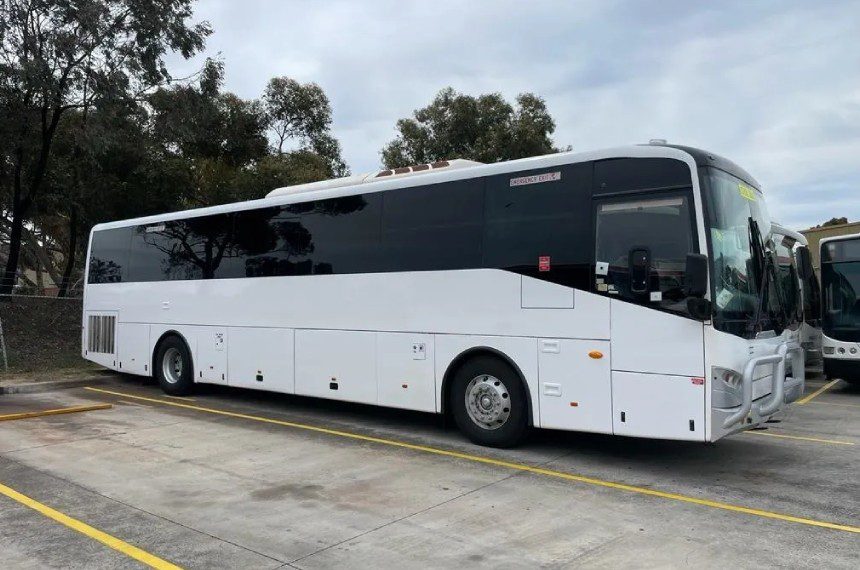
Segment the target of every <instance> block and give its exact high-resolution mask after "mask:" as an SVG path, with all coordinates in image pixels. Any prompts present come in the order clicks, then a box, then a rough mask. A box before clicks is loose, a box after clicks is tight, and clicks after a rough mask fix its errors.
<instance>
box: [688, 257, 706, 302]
mask: <svg viewBox="0 0 860 570" xmlns="http://www.w3.org/2000/svg"><path fill="white" fill-rule="evenodd" d="M707 292H708V256H706V255H702V254H701V253H688V254H687V267H686V269H685V271H684V293H685V294H686V295H687V296H688V297H694V298H696V299H701V298H702V297H704V296H705V293H707Z"/></svg>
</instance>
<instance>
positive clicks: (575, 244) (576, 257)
mask: <svg viewBox="0 0 860 570" xmlns="http://www.w3.org/2000/svg"><path fill="white" fill-rule="evenodd" d="M537 176H543V179H544V181H539V182H534V183H527V182H530V181H532V180H541V179H540V178H538V179H535V178H533V177H537ZM524 182H526V183H524ZM590 234H591V164H590V163H586V164H578V165H573V166H565V167H560V168H551V169H546V170H541V171H528V172H518V173H512V174H505V175H502V176H494V177H493V178H491V179H489V182H488V184H487V198H486V221H485V233H484V265H485V266H486V267H494V268H503V269H510V270H514V271H517V272H520V273H523V274H528V275H532V276H535V277H537V276H539V277H540V278H542V279H547V280H550V281H554V282H557V283H562V284H565V285H569V286H576V287H580V288H585V287H588V266H589V263H590V261H591V247H590V246H589V245H588V244H590V243H591V239H590ZM546 257H548V258H549V269H548V270H546V269H547V268H546V267H544V269H545V270H544V271H541V270H540V267H539V265H540V258H546Z"/></svg>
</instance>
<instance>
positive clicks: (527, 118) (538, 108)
mask: <svg viewBox="0 0 860 570" xmlns="http://www.w3.org/2000/svg"><path fill="white" fill-rule="evenodd" d="M397 131H398V133H399V134H398V136H397V138H395V139H394V140H393V141H391V142H390V143H388V144H387V145H385V147H384V148H383V149H382V162H383V164H384V165H385V166H386V167H387V168H396V167H399V166H408V165H411V164H420V163H424V162H435V161H437V160H444V159H453V158H467V159H471V160H477V161H480V162H499V161H502V160H513V159H516V158H524V157H527V156H536V155H541V154H549V153H553V152H558V151H559V150H560V149H558V148H556V147H555V146H554V145H553V142H552V139H551V138H550V136H551V135H552V133H553V132H554V131H555V122H554V121H553V119H552V117H551V116H550V114H549V111H548V110H547V107H546V103H545V102H544V100H543V99H542V98H540V97H538V96H537V95H534V94H532V93H522V94H520V95H518V96H517V98H516V106H514V105H511V104H510V103H508V102H507V101H505V99H504V98H503V97H502V96H501V95H500V94H499V93H491V94H487V95H480V96H478V97H472V96H470V95H464V94H461V93H457V92H456V91H455V90H454V89H453V88H451V87H447V88H445V89H443V90H442V91H440V92H439V93H438V94H437V95H436V97H435V98H434V99H433V101H432V102H431V103H430V104H429V105H428V106H426V107H424V108H422V109H418V110H416V111H415V113H414V114H413V117H412V118H407V119H400V120H399V121H397Z"/></svg>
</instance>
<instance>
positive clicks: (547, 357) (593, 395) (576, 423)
mask: <svg viewBox="0 0 860 570" xmlns="http://www.w3.org/2000/svg"><path fill="white" fill-rule="evenodd" d="M538 349H539V353H538V364H539V368H540V415H541V426H542V427H546V428H555V429H567V430H577V431H593V432H599V433H612V380H611V378H610V362H611V360H612V359H611V354H610V350H611V349H610V343H609V342H608V341H605V340H603V341H600V340H565V339H556V340H550V339H540V340H539V341H538ZM595 351H596V352H598V353H600V356H597V355H594V356H591V355H590V353H594V352H595Z"/></svg>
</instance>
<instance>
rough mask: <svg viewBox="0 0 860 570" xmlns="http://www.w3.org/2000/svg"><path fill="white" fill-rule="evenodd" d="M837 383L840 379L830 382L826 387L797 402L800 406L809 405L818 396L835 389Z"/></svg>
mask: <svg viewBox="0 0 860 570" xmlns="http://www.w3.org/2000/svg"><path fill="white" fill-rule="evenodd" d="M837 382H839V378H837V379H836V380H831V381H830V382H828V383H827V384H825V385H824V386H822V387H821V388H819V389H818V390H816V391H815V392H813V393H812V394H810V395H808V396H805V397H803V398H801V399H799V400H798V401H797V403H798V404H808V403H809V402H810V401H811V400H812V399H813V398H815V397H816V396H819V395H821V394H823V393H824V392H826V391H827V390H829V389H831V388H832V387H833V385H834V384H836V383H837Z"/></svg>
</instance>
